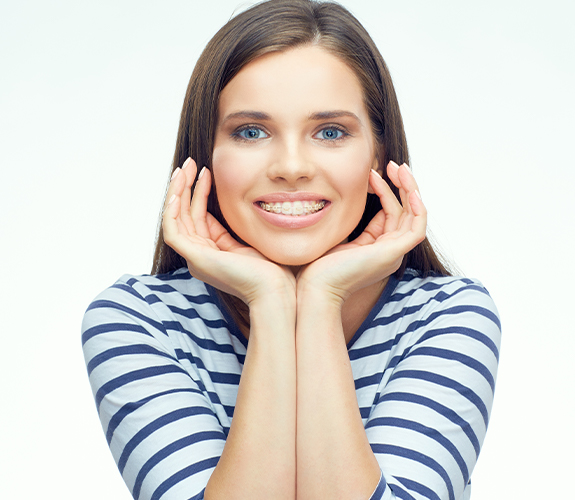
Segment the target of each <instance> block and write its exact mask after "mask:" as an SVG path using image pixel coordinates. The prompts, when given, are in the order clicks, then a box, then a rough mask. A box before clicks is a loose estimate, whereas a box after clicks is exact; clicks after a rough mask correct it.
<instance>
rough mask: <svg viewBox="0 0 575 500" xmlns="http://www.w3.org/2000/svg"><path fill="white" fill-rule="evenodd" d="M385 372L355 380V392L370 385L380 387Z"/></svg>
mask: <svg viewBox="0 0 575 500" xmlns="http://www.w3.org/2000/svg"><path fill="white" fill-rule="evenodd" d="M383 373H384V372H383V370H382V371H381V372H377V373H374V374H373V375H369V376H368V377H361V378H358V379H357V380H355V390H356V391H357V390H358V389H361V388H363V387H367V386H369V385H379V383H380V382H381V379H382V377H383Z"/></svg>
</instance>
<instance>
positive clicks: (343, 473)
mask: <svg viewBox="0 0 575 500" xmlns="http://www.w3.org/2000/svg"><path fill="white" fill-rule="evenodd" d="M407 161H408V153H407V145H406V141H405V135H404V131H403V126H402V121H401V115H400V113H399V108H398V105H397V100H396V97H395V93H394V90H393V86H392V83H391V79H390V76H389V73H388V71H387V69H386V67H385V64H384V62H383V59H382V58H381V55H380V54H379V52H378V51H377V49H376V47H375V46H374V44H373V42H372V41H371V39H370V38H369V36H368V35H367V33H366V32H365V30H364V29H363V27H362V26H361V25H360V24H359V23H358V22H357V20H355V19H354V18H353V16H352V15H351V14H350V13H349V12H347V11H346V10H345V9H344V8H342V7H340V6H338V5H336V4H331V3H316V2H311V1H308V0H297V1H284V0H272V1H269V2H266V3H262V4H258V5H256V6H255V7H252V8H251V9H249V10H248V11H246V12H243V13H241V14H240V15H238V16H237V17H235V18H234V19H232V20H231V21H230V22H228V24H226V25H225V26H224V27H223V28H222V29H221V30H220V31H219V32H218V33H217V34H216V36H215V37H214V38H213V39H212V40H211V41H210V43H209V44H208V46H207V47H206V49H205V51H204V53H203V54H202V56H201V57H200V59H199V61H198V63H197V65H196V68H195V70H194V73H193V74H192V77H191V81H190V84H189V87H188V92H187V95H186V99H185V103H184V107H183V111H182V116H181V122H180V128H179V133H178V141H177V146H176V152H175V156H174V164H173V165H174V170H173V172H172V173H171V181H170V185H169V188H168V191H167V194H166V202H165V206H164V211H163V219H162V229H161V231H160V233H159V235H158V242H157V249H156V255H155V262H154V268H153V275H152V276H140V277H134V276H124V277H122V278H121V279H120V280H119V281H118V282H117V283H116V284H115V285H114V286H112V287H111V288H109V289H108V290H106V291H104V292H103V293H102V294H101V295H100V296H99V297H98V298H97V299H96V300H95V301H94V302H93V303H92V304H91V306H90V307H89V309H88V311H87V312H86V316H85V319H84V324H83V330H84V333H83V345H84V351H85V356H86V362H87V365H88V372H89V375H90V381H91V384H92V387H93V390H94V394H95V399H96V404H97V407H98V411H99V414H100V418H101V420H102V425H103V428H104V431H105V433H106V437H107V439H108V443H109V445H110V448H111V451H112V453H113V454H114V457H115V459H116V461H117V463H118V467H119V469H120V472H121V473H122V475H123V477H124V480H125V481H126V484H127V485H128V487H129V488H130V490H131V491H132V494H133V496H134V498H137V499H139V498H141V499H144V498H146V499H148V498H152V499H159V498H165V499H180V498H182V499H188V498H206V499H219V498H226V499H230V498H233V499H236V498H238V499H239V498H250V499H254V498H265V499H283V498H290V499H293V498H296V497H297V498H298V499H300V500H301V499H307V498H310V499H319V498H321V499H325V498H344V499H347V498H350V499H351V498H358V499H360V498H365V499H368V498H372V499H383V498H385V499H390V498H396V497H397V498H433V499H436V498H440V499H444V498H445V499H451V500H453V499H462V498H469V493H470V487H469V477H470V474H471V471H472V469H473V466H474V464H475V461H476V459H477V456H478V453H479V449H480V445H481V443H482V441H483V438H484V435H485V431H486V427H487V421H488V416H489V411H490V408H491V403H492V397H493V389H494V378H495V372H496V367H497V359H498V348H499V336H500V324H499V320H498V317H497V313H496V310H495V307H494V305H493V303H492V301H491V299H490V297H489V295H488V294H487V292H486V291H485V289H484V288H483V287H482V286H481V284H480V283H478V282H477V281H473V280H469V279H464V278H457V277H452V276H450V273H449V272H448V270H447V269H446V268H445V267H444V266H443V265H442V264H441V262H440V260H439V259H438V258H437V256H436V254H435V253H434V251H433V249H432V247H431V245H430V244H429V243H428V241H427V240H426V239H425V227H426V210H425V206H424V205H423V202H422V200H421V196H420V195H419V191H418V188H417V183H416V181H415V179H414V177H413V175H412V173H411V171H410V169H409V167H408V166H407V164H406V162H407ZM180 166H181V167H180ZM197 166H202V167H203V166H205V167H204V168H202V169H201V170H200V172H199V174H198V170H199V169H198V168H197ZM232 416H233V419H232Z"/></svg>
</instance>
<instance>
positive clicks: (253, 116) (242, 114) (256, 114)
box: [222, 111, 272, 124]
mask: <svg viewBox="0 0 575 500" xmlns="http://www.w3.org/2000/svg"><path fill="white" fill-rule="evenodd" d="M234 118H244V119H246V118H247V119H250V120H262V121H263V120H271V118H272V117H271V116H270V115H268V114H267V113H263V112H261V111H238V112H237V113H230V114H229V115H227V116H226V117H225V118H224V119H223V120H222V124H224V123H226V122H227V121H228V120H233V119H234Z"/></svg>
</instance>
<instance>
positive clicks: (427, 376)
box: [389, 370, 489, 427]
mask: <svg viewBox="0 0 575 500" xmlns="http://www.w3.org/2000/svg"><path fill="white" fill-rule="evenodd" d="M398 378H413V379H419V380H427V381H428V382H431V383H432V384H437V385H440V386H442V387H447V388H448V389H453V390H454V391H457V392H458V393H459V394H461V395H462V396H463V397H464V398H465V399H467V400H469V401H471V402H472V403H473V404H474V405H475V406H476V407H477V409H478V410H479V412H480V413H481V416H482V417H483V422H484V423H485V427H487V422H488V421H489V414H488V411H487V407H486V406H485V403H484V402H483V400H482V399H481V398H480V397H479V396H478V395H477V394H475V392H473V391H472V390H471V389H470V388H469V387H466V386H464V385H463V384H460V383H459V382H457V381H455V380H453V379H450V378H448V377H444V376H443V375H439V374H437V373H432V372H425V371H423V370H399V371H396V372H395V373H394V374H393V375H392V376H391V378H390V379H389V381H390V382H391V381H392V380H395V379H398Z"/></svg>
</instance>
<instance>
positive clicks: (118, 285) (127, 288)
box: [110, 282, 144, 302]
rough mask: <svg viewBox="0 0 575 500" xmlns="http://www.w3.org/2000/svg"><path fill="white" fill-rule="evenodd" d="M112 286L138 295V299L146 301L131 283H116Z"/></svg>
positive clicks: (135, 295) (134, 295)
mask: <svg viewBox="0 0 575 500" xmlns="http://www.w3.org/2000/svg"><path fill="white" fill-rule="evenodd" d="M136 283H137V282H136ZM132 284H133V283H132ZM110 288H115V289H116V290H122V291H123V292H126V293H129V294H130V295H132V296H133V297H136V298H137V299H138V300H141V301H142V302H144V297H142V296H141V295H140V294H139V293H138V292H136V290H134V289H133V288H132V286H131V285H128V284H126V283H114V284H113V285H112V286H111V287H110Z"/></svg>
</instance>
